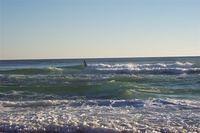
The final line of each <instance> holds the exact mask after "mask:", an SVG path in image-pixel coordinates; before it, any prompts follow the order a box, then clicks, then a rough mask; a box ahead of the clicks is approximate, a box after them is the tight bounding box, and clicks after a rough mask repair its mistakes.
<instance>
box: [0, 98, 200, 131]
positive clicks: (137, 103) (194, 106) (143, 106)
mask: <svg viewBox="0 0 200 133" xmlns="http://www.w3.org/2000/svg"><path fill="white" fill-rule="evenodd" d="M0 107H1V112H0V118H1V119H0V131H2V132H67V133H74V132H85V133H87V132H91V133H92V132H99V133H100V132H103V133H110V132H113V133H115V132H116V133H117V132H183V131H184V132H199V131H200V127H199V125H200V112H199V110H200V108H199V107H200V102H197V101H192V100H175V99H165V100H164V99H152V100H146V101H142V100H43V101H18V102H17V101H16V102H9V101H1V102H0ZM169 111H170V113H169ZM191 111H192V112H191Z"/></svg>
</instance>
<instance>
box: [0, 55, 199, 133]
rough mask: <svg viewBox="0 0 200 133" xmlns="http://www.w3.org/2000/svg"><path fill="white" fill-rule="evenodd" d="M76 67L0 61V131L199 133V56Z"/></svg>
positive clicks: (60, 62) (54, 62) (94, 61)
mask: <svg viewBox="0 0 200 133" xmlns="http://www.w3.org/2000/svg"><path fill="white" fill-rule="evenodd" d="M82 62H83V61H82V60H80V59H79V60H27V61H0V132H20V131H23V132H37V131H38V132H57V131H59V132H66V131H68V132H69V133H71V132H114V133H115V132H123V131H130V132H182V131H184V132H200V131H199V129H200V127H199V125H200V121H199V120H200V114H199V110H200V109H199V107H200V103H199V102H200V57H176V58H175V57H174V58H133V59H130V58H129V59H87V60H86V62H87V67H84V66H83V64H82ZM169 112H170V113H169ZM191 112H192V114H191Z"/></svg>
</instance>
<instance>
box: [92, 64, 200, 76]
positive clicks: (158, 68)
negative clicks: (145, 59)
mask: <svg viewBox="0 0 200 133" xmlns="http://www.w3.org/2000/svg"><path fill="white" fill-rule="evenodd" d="M193 65H194V64H193V63H190V62H175V63H171V64H167V63H166V64H165V63H155V64H133V63H126V64H102V63H101V64H91V65H90V67H91V69H93V70H96V71H100V72H103V73H118V74H123V73H124V74H132V73H133V74H183V73H187V74H199V73H200V67H193Z"/></svg>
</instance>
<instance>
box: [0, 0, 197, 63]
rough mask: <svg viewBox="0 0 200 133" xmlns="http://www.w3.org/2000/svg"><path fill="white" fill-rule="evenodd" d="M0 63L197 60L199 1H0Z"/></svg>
mask: <svg viewBox="0 0 200 133" xmlns="http://www.w3.org/2000/svg"><path fill="white" fill-rule="evenodd" d="M0 15H1V16H0V39H1V40H0V45H1V46H0V59H29V58H79V57H83V58H85V57H137V56H182V55H184V56H187V55H194V56H195V55H198V56H199V55H200V0H0Z"/></svg>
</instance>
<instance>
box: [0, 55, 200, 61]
mask: <svg viewBox="0 0 200 133" xmlns="http://www.w3.org/2000/svg"><path fill="white" fill-rule="evenodd" d="M176 57H180V58H184V57H200V55H177V56H134V57H133V56H132V57H131V56H119V57H68V58H67V57H66V58H65V57H63V58H59V57H55V58H53V57H52V58H51V57H50V58H22V59H0V61H25V60H80V59H86V60H87V59H123V58H124V59H129V58H176Z"/></svg>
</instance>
